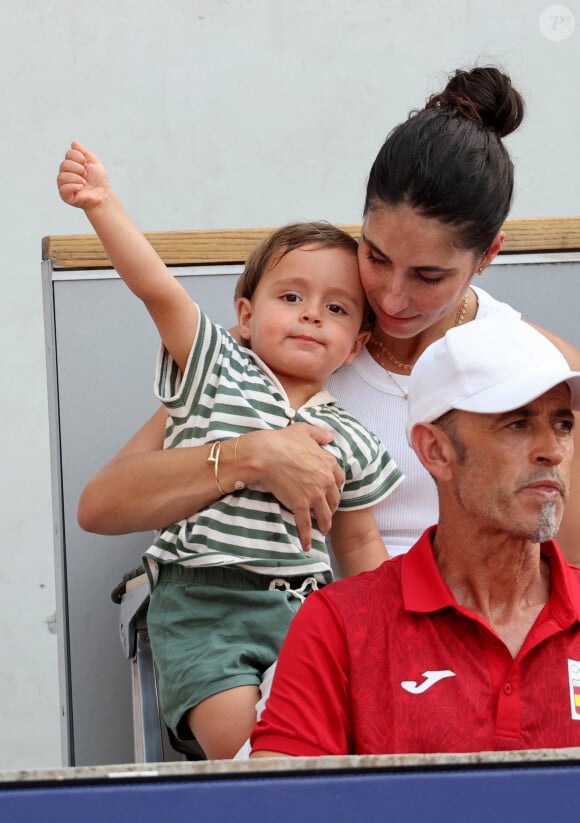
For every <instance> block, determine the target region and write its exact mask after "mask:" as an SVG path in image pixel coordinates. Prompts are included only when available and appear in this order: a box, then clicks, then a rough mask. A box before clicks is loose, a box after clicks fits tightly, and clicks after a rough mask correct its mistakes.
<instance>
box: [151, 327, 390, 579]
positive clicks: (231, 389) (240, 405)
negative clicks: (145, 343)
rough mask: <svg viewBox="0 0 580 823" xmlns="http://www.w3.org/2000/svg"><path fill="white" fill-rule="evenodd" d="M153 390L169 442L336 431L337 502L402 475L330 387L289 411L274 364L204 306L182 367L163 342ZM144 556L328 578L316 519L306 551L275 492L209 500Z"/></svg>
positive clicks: (362, 498) (348, 503)
mask: <svg viewBox="0 0 580 823" xmlns="http://www.w3.org/2000/svg"><path fill="white" fill-rule="evenodd" d="M155 391H156V393H157V395H158V397H159V399H160V400H162V402H163V403H164V405H165V407H166V408H167V411H168V424H167V430H166V437H165V448H180V447H182V446H198V445H201V444H204V443H212V442H214V441H216V440H227V439H229V438H233V437H237V436H238V435H241V434H244V433H246V432H250V431H255V430H257V429H281V428H284V427H285V426H287V425H288V424H289V422H290V421H292V422H305V423H311V424H313V425H316V426H320V427H322V428H327V429H331V430H332V432H333V433H334V440H333V442H332V443H330V444H329V445H328V446H325V447H324V448H326V449H327V450H328V451H329V452H331V453H332V454H333V455H334V456H335V457H336V459H337V461H338V463H339V464H340V466H341V468H342V469H343V471H344V472H345V475H346V481H345V484H344V486H343V489H342V493H341V499H340V504H339V508H340V509H363V508H366V507H368V506H373V505H375V503H377V502H378V501H379V500H382V499H383V498H385V497H386V496H387V495H389V494H390V493H391V492H392V491H393V490H394V489H395V487H396V486H397V485H398V484H399V483H400V482H401V480H402V479H403V475H402V473H401V471H400V470H399V469H398V468H397V466H396V465H395V463H394V462H393V460H392V459H391V457H390V456H389V454H388V453H387V452H386V450H385V449H384V447H383V446H382V444H381V443H380V441H379V440H378V439H377V438H376V437H375V436H374V435H372V434H370V433H369V432H368V431H367V430H366V429H365V428H364V427H363V426H362V425H361V424H360V423H358V422H357V421H356V420H355V419H354V418H353V417H351V416H350V415H349V414H348V413H347V412H345V411H343V410H342V409H340V408H339V407H338V406H336V405H335V402H334V399H333V398H332V397H331V395H330V394H328V392H326V391H322V392H319V393H318V394H317V395H315V396H314V397H312V398H311V399H310V400H309V401H308V403H306V404H305V405H304V406H303V407H302V408H300V409H297V410H296V411H295V410H293V409H292V408H291V406H290V402H289V399H288V397H287V395H286V392H285V391H284V388H283V387H282V385H281V384H280V381H279V380H278V379H277V378H276V377H275V375H273V374H272V372H271V371H270V369H269V368H268V367H267V366H266V365H265V364H264V363H263V362H262V361H261V360H260V359H259V358H258V357H256V355H255V354H253V352H251V351H250V350H249V349H246V348H244V347H242V346H239V345H238V344H237V343H236V342H235V340H234V339H233V338H232V336H231V335H230V334H229V333H228V332H227V331H225V329H223V328H221V327H220V326H217V325H215V324H212V323H211V322H210V320H209V319H208V318H207V316H206V315H204V314H203V312H201V311H200V318H199V326H198V330H197V334H196V337H195V340H194V342H193V346H192V349H191V352H190V354H189V358H188V361H187V365H186V368H185V373H184V374H183V375H181V372H180V371H179V369H178V367H177V365H176V364H175V362H174V360H173V358H172V357H171V355H170V354H169V353H168V352H167V351H166V350H165V349H164V348H163V347H162V348H161V351H160V353H159V358H158V362H157V374H156V379H155ZM144 559H145V561H146V564H147V565H148V570H149V573H150V576H151V577H152V578H153V580H155V579H156V577H157V573H156V564H155V563H154V562H151V561H156V562H157V563H160V564H166V563H180V564H182V565H185V566H193V567H200V566H224V565H229V564H237V565H238V566H239V567H240V568H243V569H247V570H250V571H253V572H256V573H259V574H265V575H272V576H279V575H284V576H299V575H313V576H315V577H317V578H318V579H319V580H320V581H321V582H329V581H330V580H331V579H332V572H331V568H330V561H329V557H328V553H327V550H326V545H325V540H324V537H323V535H322V534H321V533H320V531H318V529H317V528H316V523H315V522H314V523H313V535H312V548H311V550H310V551H309V552H304V551H303V549H302V547H301V544H300V540H299V537H298V532H297V530H296V524H295V521H294V516H293V514H292V512H290V511H288V510H287V509H286V508H285V507H284V506H282V505H281V504H280V503H279V502H278V500H276V498H275V497H274V496H273V495H272V494H269V493H266V492H261V491H257V490H253V489H243V490H242V491H236V492H232V493H231V494H226V495H224V496H223V497H222V498H220V499H219V500H218V501H217V502H216V503H214V504H213V505H211V506H210V507H208V508H206V509H203V510H202V511H200V512H199V513H198V514H196V515H193V516H192V517H189V518H187V519H185V520H180V521H179V522H178V523H174V524H173V525H171V526H168V527H167V528H165V529H163V530H161V531H160V532H158V534H157V537H156V540H155V542H154V544H153V545H152V546H151V547H150V548H149V549H148V550H147V551H146V552H145V556H144Z"/></svg>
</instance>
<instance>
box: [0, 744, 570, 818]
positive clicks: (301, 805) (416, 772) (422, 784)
mask: <svg viewBox="0 0 580 823" xmlns="http://www.w3.org/2000/svg"><path fill="white" fill-rule="evenodd" d="M329 760H330V759H329V758H325V759H324V761H325V764H327V765H326V768H324V769H320V768H315V767H314V763H313V762H312V761H311V764H312V768H311V770H309V768H308V763H305V761H303V760H301V761H296V765H297V766H298V768H293V766H294V763H293V762H292V761H288V760H285V761H283V763H284V767H283V768H282V763H280V764H277V767H276V770H275V771H271V770H270V769H271V767H270V766H268V764H267V763H266V762H265V761H261V763H260V765H259V766H258V761H253V762H252V763H251V767H250V768H244V767H243V766H242V764H236V766H235V767H231V770H229V769H228V766H224V765H223V764H222V765H221V768H220V769H219V770H217V771H216V772H215V773H212V771H211V764H204V768H203V769H199V768H196V765H195V764H187V765H188V766H189V768H188V769H185V770H183V769H182V770H180V771H178V772H177V773H173V772H172V770H171V767H169V768H168V769H166V770H165V772H164V773H156V772H155V771H154V770H152V771H151V772H150V773H147V772H146V773H139V772H135V773H134V774H131V773H129V772H123V771H117V772H114V771H111V770H109V771H108V773H107V774H108V776H96V777H93V778H87V777H84V778H83V776H82V774H81V776H80V779H79V778H77V777H76V776H74V773H75V772H76V771H77V770H75V769H71V770H63V772H62V773H61V775H60V776H59V777H58V778H57V779H54V778H53V779H48V778H46V779H42V775H39V774H37V775H35V776H33V777H32V778H31V779H19V780H13V781H10V779H6V778H4V782H3V783H2V782H0V820H1V821H5V822H6V823H38V821H43V822H44V821H47V823H52V821H54V823H57V821H58V823H79V821H82V823H97V821H98V823H102V822H103V821H106V823H121V821H123V823H126V821H127V820H128V819H129V820H135V821H139V823H163V821H164V820H166V819H168V818H169V817H171V819H173V820H192V821H196V820H200V821H211V823H221V822H222V821H224V823H226V821H227V823H233V821H251V823H266V822H267V823H271V822H272V821H275V823H286V821H292V823H296V821H299V823H311V821H312V823H314V821H316V823H320V821H331V823H347V821H348V823H350V821H358V820H364V821H365V823H367V822H368V823H373V821H385V820H389V821H396V822H397V823H420V821H423V820H425V821H427V820H428V821H429V823H438V821H441V822H442V823H450V821H460V823H490V821H493V823H503V822H504V821H506V823H508V821H509V823H514V820H516V821H517V820H525V821H526V823H536V821H538V823H540V821H541V823H545V821H546V820H549V819H553V820H558V821H568V820H570V821H572V820H575V819H578V815H579V807H580V751H579V750H576V751H575V752H572V751H570V753H569V756H567V757H566V758H565V759H564V760H560V761H549V760H548V761H546V760H542V761H539V762H533V761H530V760H528V761H525V760H522V759H521V758H518V759H516V760H515V761H514V762H511V761H509V760H508V761H507V762H505V761H504V760H503V759H502V761H500V762H492V761H490V762H486V763H470V762H454V761H453V759H452V758H451V759H450V758H447V760H448V761H449V762H447V763H445V764H441V763H440V762H439V763H435V762H434V761H433V759H431V760H430V761H429V759H428V758H427V759H424V761H425V762H424V763H423V764H422V763H421V758H416V760H417V762H416V763H415V764H414V765H404V766H400V765H395V766H393V765H390V766H389V765H380V764H379V765H374V766H372V767H365V766H364V765H362V766H360V765H356V766H350V767H347V768H332V763H330V766H328V763H329ZM341 760H344V759H343V758H338V759H337V764H338V763H339V761H341ZM348 760H349V762H351V761H352V760H353V758H349V759H348ZM387 760H388V758H375V762H376V761H387ZM440 760H441V758H439V761H440ZM166 765H167V766H169V764H166ZM180 765H183V764H180ZM243 765H244V766H246V767H247V765H248V764H243ZM240 767H241V768H240ZM67 775H68V777H67Z"/></svg>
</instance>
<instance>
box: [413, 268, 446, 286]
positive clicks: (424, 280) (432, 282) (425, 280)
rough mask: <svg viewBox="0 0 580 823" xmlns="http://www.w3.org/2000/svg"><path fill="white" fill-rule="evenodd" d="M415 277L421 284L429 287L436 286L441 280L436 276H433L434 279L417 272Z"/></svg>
mask: <svg viewBox="0 0 580 823" xmlns="http://www.w3.org/2000/svg"><path fill="white" fill-rule="evenodd" d="M417 277H418V278H419V280H420V281H421V282H422V283H427V284H428V285H429V286H435V285H437V283H440V282H441V281H442V280H443V278H442V277H438V276H435V277H433V276H430V277H429V276H427V275H426V274H422V272H420V271H418V272H417Z"/></svg>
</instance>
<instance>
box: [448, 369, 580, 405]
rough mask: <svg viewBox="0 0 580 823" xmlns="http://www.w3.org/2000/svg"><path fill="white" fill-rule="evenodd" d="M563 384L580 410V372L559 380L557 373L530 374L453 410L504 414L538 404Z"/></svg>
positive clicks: (478, 393) (462, 403) (573, 403)
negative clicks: (533, 402)
mask: <svg viewBox="0 0 580 823" xmlns="http://www.w3.org/2000/svg"><path fill="white" fill-rule="evenodd" d="M560 383H567V384H568V386H569V388H570V407H571V408H572V409H574V410H580V372H570V371H566V372H565V373H563V374H562V375H560V376H559V377H558V376H557V375H554V371H553V370H551V371H550V372H549V373H541V372H539V373H537V374H533V375H530V374H526V375H523V376H522V377H520V378H518V377H515V378H514V377H512V378H510V379H509V380H506V381H504V382H503V383H499V384H498V385H495V386H490V388H488V389H482V391H479V392H476V393H475V394H473V395H470V396H469V397H465V398H464V399H463V400H458V401H456V402H454V404H453V407H454V408H456V409H459V410H460V411H468V412H479V413H480V414H494V413H495V414H500V413H502V412H507V411H512V410H513V409H517V408H519V407H520V406H524V405H526V403H530V402H531V401H532V400H536V399H537V398H538V397H541V396H542V395H543V394H545V393H546V392H547V391H550V389H553V388H554V386H558V385H560Z"/></svg>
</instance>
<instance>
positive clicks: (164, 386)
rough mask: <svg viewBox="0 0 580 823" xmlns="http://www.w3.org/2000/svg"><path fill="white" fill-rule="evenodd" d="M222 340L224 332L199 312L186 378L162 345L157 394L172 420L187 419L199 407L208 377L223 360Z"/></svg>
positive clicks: (156, 374)
mask: <svg viewBox="0 0 580 823" xmlns="http://www.w3.org/2000/svg"><path fill="white" fill-rule="evenodd" d="M223 340H224V331H223V329H221V328H220V327H219V326H216V325H214V324H213V323H211V321H210V320H209V318H208V317H207V315H206V314H204V313H203V312H202V311H201V309H200V310H199V322H198V324H197V331H196V334H195V338H194V340H193V343H192V346H191V351H190V352H189V356H188V358H187V364H186V366H185V370H184V372H183V374H182V373H181V371H180V369H179V366H178V365H177V363H176V362H175V360H174V359H173V357H172V355H171V354H170V353H169V352H168V351H167V349H166V348H165V346H163V345H161V348H160V350H159V354H158V356H157V368H156V373H155V383H154V390H155V394H156V395H157V397H158V398H159V400H161V402H162V403H163V405H164V406H165V407H166V409H167V410H168V412H169V413H170V414H171V415H172V416H173V417H176V418H181V417H187V416H189V414H190V413H191V409H192V408H194V407H197V406H198V405H199V404H200V399H201V395H202V392H203V389H204V386H205V385H206V382H207V379H208V375H210V374H211V373H212V371H213V370H214V369H215V368H216V363H217V360H218V358H219V357H220V352H221V350H222V344H223Z"/></svg>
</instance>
